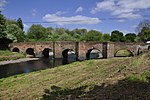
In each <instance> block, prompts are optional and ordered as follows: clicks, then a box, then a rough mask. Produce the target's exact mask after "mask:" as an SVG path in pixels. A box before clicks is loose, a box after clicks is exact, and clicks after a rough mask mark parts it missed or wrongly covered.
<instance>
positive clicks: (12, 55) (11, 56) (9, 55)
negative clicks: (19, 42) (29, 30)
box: [0, 50, 26, 61]
mask: <svg viewBox="0 0 150 100" xmlns="http://www.w3.org/2000/svg"><path fill="white" fill-rule="evenodd" d="M25 57H26V55H25V54H23V53H17V52H11V51H8V50H0V61H7V60H16V59H19V58H25Z"/></svg>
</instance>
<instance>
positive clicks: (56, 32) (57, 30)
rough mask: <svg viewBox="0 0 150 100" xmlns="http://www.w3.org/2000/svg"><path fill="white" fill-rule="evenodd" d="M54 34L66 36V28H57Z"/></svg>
mask: <svg viewBox="0 0 150 100" xmlns="http://www.w3.org/2000/svg"><path fill="white" fill-rule="evenodd" d="M54 33H55V34H59V35H62V34H65V33H66V31H65V29H64V28H56V29H55V32H54Z"/></svg>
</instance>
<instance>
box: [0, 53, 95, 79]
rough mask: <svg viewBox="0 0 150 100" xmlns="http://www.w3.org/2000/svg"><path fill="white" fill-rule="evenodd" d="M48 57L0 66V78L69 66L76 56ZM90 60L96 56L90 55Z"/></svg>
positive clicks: (72, 54) (51, 54)
mask: <svg viewBox="0 0 150 100" xmlns="http://www.w3.org/2000/svg"><path fill="white" fill-rule="evenodd" d="M49 55H50V57H41V58H40V59H39V60H37V61H28V62H21V63H17V64H8V65H2V66H0V78H4V77H8V76H12V75H17V74H22V73H29V72H33V71H38V70H43V69H47V68H53V67H57V66H60V65H65V64H69V63H72V62H75V61H76V55H75V52H74V51H69V52H68V58H64V59H62V58H56V59H53V58H52V57H53V53H52V52H49ZM90 56H91V58H96V57H97V54H96V53H95V52H94V53H91V55H90Z"/></svg>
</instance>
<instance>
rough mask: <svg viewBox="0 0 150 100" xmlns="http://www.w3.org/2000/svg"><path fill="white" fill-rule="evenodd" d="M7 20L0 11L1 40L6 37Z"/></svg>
mask: <svg viewBox="0 0 150 100" xmlns="http://www.w3.org/2000/svg"><path fill="white" fill-rule="evenodd" d="M5 31H6V19H5V17H4V15H2V14H1V11H0V38H4V37H6V32H5Z"/></svg>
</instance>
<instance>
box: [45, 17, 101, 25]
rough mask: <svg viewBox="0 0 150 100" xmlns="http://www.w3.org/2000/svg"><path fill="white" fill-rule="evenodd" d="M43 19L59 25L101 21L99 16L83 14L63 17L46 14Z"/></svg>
mask: <svg viewBox="0 0 150 100" xmlns="http://www.w3.org/2000/svg"><path fill="white" fill-rule="evenodd" d="M43 20H44V21H46V22H49V23H54V24H58V25H64V24H97V23H100V22H101V21H100V20H99V18H92V17H87V16H82V15H77V16H71V17H62V16H59V15H57V14H46V15H45V16H44V17H43Z"/></svg>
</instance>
